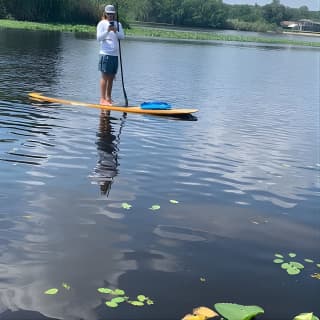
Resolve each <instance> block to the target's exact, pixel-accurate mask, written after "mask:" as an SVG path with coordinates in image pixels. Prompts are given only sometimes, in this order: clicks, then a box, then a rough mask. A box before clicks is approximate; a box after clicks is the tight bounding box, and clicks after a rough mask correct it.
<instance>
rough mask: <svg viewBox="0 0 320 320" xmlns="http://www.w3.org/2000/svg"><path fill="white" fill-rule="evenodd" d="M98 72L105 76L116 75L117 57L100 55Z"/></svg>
mask: <svg viewBox="0 0 320 320" xmlns="http://www.w3.org/2000/svg"><path fill="white" fill-rule="evenodd" d="M99 71H101V72H103V73H105V74H116V73H117V71H118V56H108V55H101V56H100V59H99Z"/></svg>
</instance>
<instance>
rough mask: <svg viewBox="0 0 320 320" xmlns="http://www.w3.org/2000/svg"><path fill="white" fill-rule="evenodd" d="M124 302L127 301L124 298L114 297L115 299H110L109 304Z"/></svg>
mask: <svg viewBox="0 0 320 320" xmlns="http://www.w3.org/2000/svg"><path fill="white" fill-rule="evenodd" d="M126 300H127V299H126V298H124V297H116V298H113V299H111V302H115V303H121V302H124V301H126Z"/></svg>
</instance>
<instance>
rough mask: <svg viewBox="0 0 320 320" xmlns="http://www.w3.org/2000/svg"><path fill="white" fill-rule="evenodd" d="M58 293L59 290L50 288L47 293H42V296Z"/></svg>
mask: <svg viewBox="0 0 320 320" xmlns="http://www.w3.org/2000/svg"><path fill="white" fill-rule="evenodd" d="M58 292H59V289H57V288H51V289H48V290H47V291H45V292H44V294H51V295H53V294H57V293H58Z"/></svg>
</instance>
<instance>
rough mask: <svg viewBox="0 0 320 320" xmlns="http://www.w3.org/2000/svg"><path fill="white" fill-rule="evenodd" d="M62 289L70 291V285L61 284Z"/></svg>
mask: <svg viewBox="0 0 320 320" xmlns="http://www.w3.org/2000/svg"><path fill="white" fill-rule="evenodd" d="M62 287H63V288H65V289H67V290H70V289H71V287H70V285H69V284H67V283H65V282H63V283H62Z"/></svg>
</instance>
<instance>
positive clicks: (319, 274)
mask: <svg viewBox="0 0 320 320" xmlns="http://www.w3.org/2000/svg"><path fill="white" fill-rule="evenodd" d="M311 278H316V279H318V280H320V273H314V274H312V275H311Z"/></svg>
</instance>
